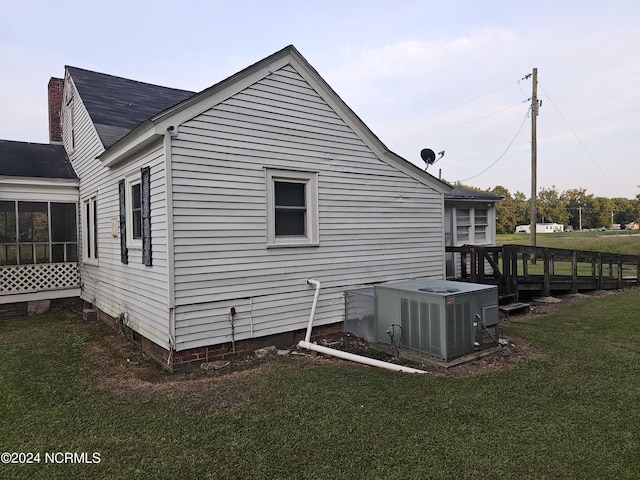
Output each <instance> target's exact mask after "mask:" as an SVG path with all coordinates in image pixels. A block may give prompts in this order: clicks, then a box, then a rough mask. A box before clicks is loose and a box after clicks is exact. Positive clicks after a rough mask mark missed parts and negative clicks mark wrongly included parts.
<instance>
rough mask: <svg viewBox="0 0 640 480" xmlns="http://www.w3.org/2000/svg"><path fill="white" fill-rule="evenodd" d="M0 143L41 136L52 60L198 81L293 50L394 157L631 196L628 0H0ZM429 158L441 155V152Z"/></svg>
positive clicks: (637, 4)
mask: <svg viewBox="0 0 640 480" xmlns="http://www.w3.org/2000/svg"><path fill="white" fill-rule="evenodd" d="M0 12H2V13H1V15H2V18H3V21H2V25H3V27H2V29H0V58H1V59H2V62H1V67H0V69H1V73H0V91H1V92H2V93H1V94H0V139H5V140H19V141H29V142H41V143H47V142H48V124H47V83H48V81H49V79H50V78H51V77H62V76H63V75H64V67H65V65H69V66H75V67H81V68H85V69H89V70H94V71H97V72H103V73H109V74H112V75H116V76H120V77H125V78H132V79H135V80H140V81H144V82H149V83H153V84H157V85H163V86H169V87H174V88H181V89H186V90H193V91H199V90H202V89H204V88H207V87H209V86H211V85H213V84H215V83H218V82H219V81H221V80H223V79H225V78H226V77H228V76H230V75H232V74H234V73H236V72H238V71H240V70H242V69H243V68H245V67H247V66H249V65H251V64H253V63H255V62H257V61H259V60H261V59H262V58H264V57H266V56H268V55H270V54H272V53H274V52H276V51H278V50H280V49H282V48H283V47H285V46H287V45H291V44H292V45H295V47H296V48H297V49H298V50H299V51H300V53H301V54H302V55H303V56H304V57H305V58H306V59H307V61H308V62H309V63H310V64H311V65H312V66H313V67H314V68H315V69H316V70H317V71H318V72H319V73H320V75H321V76H322V77H323V78H324V79H325V80H326V81H327V82H328V83H329V85H331V87H332V88H333V89H334V90H335V91H336V92H337V93H338V95H340V97H341V98H342V99H343V100H344V101H345V102H346V103H347V105H349V107H351V109H352V110H353V111H354V112H355V113H356V114H357V115H358V116H359V117H360V118H361V119H362V120H363V121H364V122H365V123H366V124H367V126H368V127H369V128H370V129H371V130H372V131H373V132H374V133H375V134H376V135H377V136H378V137H379V138H380V140H382V142H383V143H384V144H385V145H386V146H387V147H388V148H389V149H390V150H392V151H393V152H395V153H397V154H398V155H400V156H402V157H403V158H405V159H406V160H408V161H410V162H412V163H415V164H416V165H418V166H420V167H421V168H424V167H425V164H424V162H423V161H422V160H421V157H420V152H421V150H422V149H425V148H430V149H431V150H433V151H434V152H441V151H444V152H445V153H444V156H442V158H440V159H439V160H438V161H437V162H436V163H435V164H433V165H431V166H430V167H429V168H428V172H429V173H431V174H433V175H435V176H436V177H438V176H440V177H441V178H442V179H444V180H446V181H448V182H450V183H453V182H457V181H460V182H462V183H463V184H465V185H471V186H474V187H477V188H481V189H488V188H492V187H495V186H497V185H501V186H503V187H506V188H507V189H508V190H509V191H510V192H511V193H515V192H516V191H520V192H523V193H525V195H526V196H527V197H529V196H530V195H531V150H532V132H531V113H530V107H531V96H532V90H533V88H532V87H533V85H532V78H531V76H530V74H531V73H532V72H533V69H534V68H537V71H538V99H539V100H540V101H541V102H542V105H541V107H540V109H539V114H538V116H537V122H536V123H537V135H536V139H537V140H536V145H537V186H538V191H539V190H540V189H543V188H544V189H550V188H553V187H555V188H556V190H558V191H559V192H562V191H565V190H569V189H574V188H582V189H586V191H587V193H590V194H593V195H594V196H601V197H625V198H635V196H636V195H638V194H640V166H639V162H638V160H637V158H636V157H637V155H638V154H637V153H636V150H638V146H639V143H640V28H638V24H639V23H640V1H638V0H609V1H606V2H605V1H601V0H600V1H594V0H553V1H547V0H538V1H536V2H531V1H520V0H483V1H479V0H440V1H431V0H422V1H411V0H391V1H379V0H366V1H360V0H342V1H334V0H324V1H323V2H311V1H304V0H297V1H280V0H273V1H268V0H262V1H246V0H235V1H227V0H220V1H216V0H210V1H190V0H181V1H179V2H178V1H175V0H171V1H167V0H154V1H146V0H141V1H138V0H128V1H126V2H125V1H121V0H112V1H110V2H93V1H91V0H86V1H82V2H81V1H65V0H56V1H55V2H51V1H30V0H22V1H20V2H16V1H14V0H11V1H9V0H0ZM438 157H440V156H439V155H438Z"/></svg>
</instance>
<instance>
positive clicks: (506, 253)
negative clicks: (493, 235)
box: [446, 245, 640, 298]
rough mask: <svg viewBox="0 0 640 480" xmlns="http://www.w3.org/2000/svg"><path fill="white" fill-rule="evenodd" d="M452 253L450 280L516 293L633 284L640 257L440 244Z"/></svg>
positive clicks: (518, 246) (554, 249)
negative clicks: (492, 285) (451, 276)
mask: <svg viewBox="0 0 640 480" xmlns="http://www.w3.org/2000/svg"><path fill="white" fill-rule="evenodd" d="M446 251H447V253H452V254H453V255H454V259H455V264H454V265H456V280H461V281H468V282H474V283H488V284H494V285H498V286H499V290H500V292H501V293H502V294H513V295H515V296H516V298H517V296H518V293H519V292H521V291H526V290H529V291H539V292H541V294H542V295H550V294H551V292H552V291H570V292H573V293H577V292H578V291H580V290H609V289H622V288H628V287H631V286H634V285H638V278H639V277H640V256H635V255H619V254H615V253H606V252H590V251H584V250H566V249H561V248H547V247H531V246H526V245H504V246H502V247H490V246H480V245H465V246H462V247H446Z"/></svg>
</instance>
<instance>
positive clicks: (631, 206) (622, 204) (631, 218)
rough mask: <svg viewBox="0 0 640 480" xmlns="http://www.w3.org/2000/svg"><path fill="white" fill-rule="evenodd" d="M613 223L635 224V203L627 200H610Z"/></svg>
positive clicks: (636, 214) (636, 215) (636, 216)
mask: <svg viewBox="0 0 640 480" xmlns="http://www.w3.org/2000/svg"><path fill="white" fill-rule="evenodd" d="M611 202H612V203H613V223H619V224H620V225H626V224H627V223H631V222H635V221H636V219H637V218H638V212H637V202H636V201H635V200H631V199H629V198H612V199H611Z"/></svg>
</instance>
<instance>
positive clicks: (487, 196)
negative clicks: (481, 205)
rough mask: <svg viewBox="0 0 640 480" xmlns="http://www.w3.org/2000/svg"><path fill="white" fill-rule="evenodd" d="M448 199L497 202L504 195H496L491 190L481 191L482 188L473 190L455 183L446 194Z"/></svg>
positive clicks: (445, 196)
mask: <svg viewBox="0 0 640 480" xmlns="http://www.w3.org/2000/svg"><path fill="white" fill-rule="evenodd" d="M444 198H445V199H446V200H479V201H488V202H496V201H498V200H502V199H503V198H504V197H503V196H502V195H496V194H494V193H489V192H481V191H480V190H471V189H470V188H464V187H461V186H459V185H454V187H453V190H451V191H450V192H449V193H445V194H444Z"/></svg>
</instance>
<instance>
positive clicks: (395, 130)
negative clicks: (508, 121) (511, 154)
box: [383, 79, 522, 135]
mask: <svg viewBox="0 0 640 480" xmlns="http://www.w3.org/2000/svg"><path fill="white" fill-rule="evenodd" d="M521 80H522V79H520V80H516V81H515V82H511V83H509V84H507V85H504V86H502V87H500V88H496V89H495V90H491V91H490V92H487V93H484V94H482V95H479V96H477V97H474V98H472V99H470V100H466V101H464V102H462V103H458V104H457V105H454V106H452V107H449V108H445V109H444V110H441V111H439V112H437V113H434V114H432V115H429V116H427V117H423V118H421V119H419V120H416V121H414V122H411V123H407V124H405V125H402V126H400V127H398V128H395V129H393V130H389V131H388V132H385V133H383V135H389V134H391V133H395V132H397V131H399V130H403V129H405V128H408V127H411V126H413V125H416V124H418V123H421V122H424V121H425V120H429V119H430V118H433V117H437V116H438V115H442V114H443V113H446V112H449V111H451V110H454V109H456V108H458V107H461V106H463V105H466V104H468V103H471V102H475V101H476V100H479V99H481V98H483V97H486V96H489V95H492V94H494V93H496V92H499V91H500V90H503V89H505V88H507V87H510V86H511V85H514V84H516V83H518V84H519V83H520V81H521ZM496 113H497V112H496Z"/></svg>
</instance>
